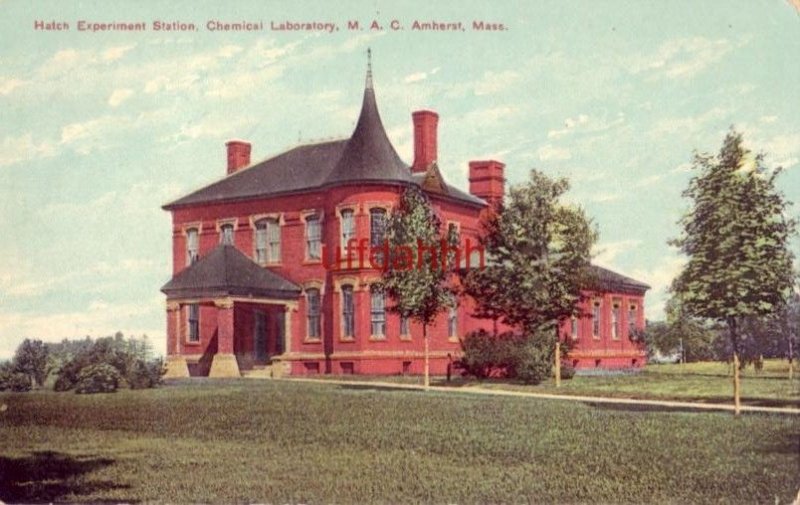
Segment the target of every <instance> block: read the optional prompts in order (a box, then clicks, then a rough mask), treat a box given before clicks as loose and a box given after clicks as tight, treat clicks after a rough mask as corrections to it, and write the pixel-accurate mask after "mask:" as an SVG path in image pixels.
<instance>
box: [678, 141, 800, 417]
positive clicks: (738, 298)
mask: <svg viewBox="0 0 800 505" xmlns="http://www.w3.org/2000/svg"><path fill="white" fill-rule="evenodd" d="M763 160H764V155H763V154H758V155H753V154H752V153H751V152H750V151H749V150H748V149H746V148H745V147H744V146H743V145H742V135H741V134H740V133H738V132H736V131H735V130H733V129H731V131H730V132H729V133H728V135H727V136H726V137H725V140H724V142H723V145H722V148H721V149H720V151H719V154H718V155H717V156H712V155H709V154H698V155H696V156H695V159H694V167H693V168H694V170H698V171H699V174H698V175H696V176H695V177H693V178H692V180H691V181H690V183H689V187H688V188H687V189H686V190H685V191H684V193H683V195H684V196H685V197H686V198H689V199H690V200H691V208H690V210H689V212H688V213H687V214H686V215H685V216H684V217H683V218H682V219H681V221H680V224H681V225H682V227H683V233H682V235H681V236H680V237H679V238H678V239H675V240H673V241H672V243H673V244H674V245H677V246H678V247H680V249H681V251H682V252H683V253H684V254H685V255H686V256H688V262H687V263H686V265H685V267H684V268H683V271H682V272H681V273H680V275H679V276H678V277H677V278H676V279H675V280H674V282H673V285H672V290H673V291H674V292H675V293H676V294H677V295H678V296H680V299H681V304H682V306H683V308H684V309H685V310H686V312H687V313H688V314H689V315H691V316H695V317H701V318H706V319H712V320H716V321H719V322H721V323H724V324H725V326H726V328H727V330H728V336H729V339H730V344H731V346H732V348H733V361H734V365H735V366H734V379H733V382H734V404H735V406H736V410H735V412H736V413H737V414H738V412H739V406H740V398H739V366H738V365H739V358H740V352H741V350H742V342H741V331H740V329H741V325H742V321H743V320H744V318H747V317H752V316H767V315H770V314H773V313H775V312H777V311H778V310H780V308H781V307H782V306H784V305H785V303H786V300H787V298H788V296H789V294H790V292H791V288H792V285H793V284H794V272H793V270H792V258H793V256H792V253H791V252H790V250H789V240H790V238H791V236H792V235H793V234H794V231H795V221H794V220H793V219H791V218H788V217H787V207H788V205H789V204H788V202H787V201H786V200H785V198H784V196H783V195H782V194H781V193H780V192H779V191H778V190H777V189H776V187H775V180H776V178H777V176H778V175H779V173H780V169H778V170H774V171H769V170H767V169H766V168H765V167H764V163H763Z"/></svg>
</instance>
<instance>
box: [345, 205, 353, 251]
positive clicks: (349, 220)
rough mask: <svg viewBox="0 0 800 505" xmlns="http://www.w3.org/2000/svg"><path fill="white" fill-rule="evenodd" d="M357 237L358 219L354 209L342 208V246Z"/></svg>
mask: <svg viewBox="0 0 800 505" xmlns="http://www.w3.org/2000/svg"><path fill="white" fill-rule="evenodd" d="M354 238H356V221H355V215H354V212H353V210H352V209H344V210H342V247H347V244H348V243H349V242H350V241H351V240H353V239H354Z"/></svg>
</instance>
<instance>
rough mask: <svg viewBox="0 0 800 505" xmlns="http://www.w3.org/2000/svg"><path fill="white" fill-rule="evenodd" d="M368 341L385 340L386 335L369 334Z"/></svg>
mask: <svg viewBox="0 0 800 505" xmlns="http://www.w3.org/2000/svg"><path fill="white" fill-rule="evenodd" d="M369 341H370V342H386V335H370V337H369Z"/></svg>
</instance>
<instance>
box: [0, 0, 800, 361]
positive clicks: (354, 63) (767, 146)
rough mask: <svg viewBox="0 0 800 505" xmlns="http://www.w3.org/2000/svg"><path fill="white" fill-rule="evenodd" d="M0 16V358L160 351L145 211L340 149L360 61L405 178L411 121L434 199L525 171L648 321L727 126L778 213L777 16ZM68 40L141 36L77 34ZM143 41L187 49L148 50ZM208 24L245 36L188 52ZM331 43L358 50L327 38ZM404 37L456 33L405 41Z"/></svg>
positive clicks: (163, 7)
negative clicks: (280, 160) (243, 156)
mask: <svg viewBox="0 0 800 505" xmlns="http://www.w3.org/2000/svg"><path fill="white" fill-rule="evenodd" d="M0 13H2V15H0V117H2V121H0V237H2V239H0V359H3V358H8V357H10V356H11V355H12V354H13V351H14V349H15V348H16V346H17V345H18V343H19V342H20V341H21V340H22V339H23V338H26V337H28V338H39V339H42V340H45V341H59V340H61V339H63V338H78V337H84V336H86V335H90V336H93V337H99V336H105V335H110V334H113V333H114V332H116V331H118V330H119V331H122V332H124V333H125V334H126V335H136V336H140V335H143V334H146V335H147V336H148V337H149V339H150V341H151V342H152V343H153V345H154V347H155V348H156V350H160V351H162V352H163V351H164V350H165V349H164V347H165V318H166V316H165V302H164V295H163V294H161V293H160V291H159V288H160V287H161V286H162V285H163V284H164V283H165V282H167V281H168V280H169V277H170V274H171V264H170V263H171V224H170V216H169V214H168V213H167V212H165V211H163V210H162V209H161V206H162V205H163V204H165V203H167V202H169V201H171V200H173V199H175V198H177V197H180V196H182V195H184V194H186V193H188V192H190V191H192V190H194V189H198V188H200V187H202V186H204V185H206V184H208V183H211V182H213V181H216V180H218V179H219V178H221V177H222V176H223V175H224V173H225V148H224V143H225V141H226V140H228V139H231V138H244V139H247V140H250V141H251V142H252V143H253V159H254V160H259V159H265V158H267V157H270V156H273V155H275V154H278V153H280V152H282V151H284V150H286V149H288V148H290V147H292V146H295V145H297V144H298V143H307V142H312V141H315V140H321V139H328V138H345V137H348V136H349V135H350V133H351V132H352V129H353V127H354V126H355V121H356V119H357V116H358V111H359V107H360V104H361V96H362V93H363V86H364V74H365V67H366V51H367V48H368V47H369V48H371V49H372V55H373V73H374V82H375V92H376V96H377V100H378V106H379V109H380V112H381V116H382V118H383V121H384V125H385V126H386V129H387V132H388V135H389V138H390V139H391V141H392V142H393V144H394V146H395V147H396V149H397V151H398V152H399V154H400V155H401V157H402V158H403V159H404V160H405V161H406V162H409V163H410V162H411V161H413V138H412V131H411V112H412V111H414V110H417V109H420V108H427V109H433V110H435V111H437V112H438V113H439V115H440V122H439V166H440V168H441V170H442V171H443V173H444V175H445V178H446V179H447V180H448V181H449V182H450V183H452V184H455V185H456V186H459V187H461V188H464V189H466V187H467V163H468V161H469V160H472V159H486V158H494V159H499V160H501V161H503V162H505V163H506V177H507V179H508V184H518V183H522V182H524V181H525V180H526V179H527V177H528V173H529V171H530V170H531V169H533V168H537V169H539V170H542V171H544V172H545V173H547V174H549V175H552V176H565V177H568V178H569V180H570V182H571V186H572V188H571V190H570V192H569V194H568V195H567V201H568V202H571V203H574V204H579V205H581V206H582V207H583V208H584V209H585V210H586V212H587V214H588V215H589V216H590V217H591V218H592V219H593V221H594V223H596V225H597V227H598V229H599V232H600V240H599V243H598V246H597V248H596V251H595V253H596V256H595V259H594V261H595V262H596V263H597V264H600V265H603V266H606V267H609V268H612V269H614V270H617V271H619V272H621V273H624V274H627V275H629V276H632V277H634V278H636V279H638V280H641V281H644V282H647V283H649V284H650V285H651V286H652V289H651V290H650V291H649V293H648V295H647V298H646V302H645V305H646V314H647V317H648V318H649V319H650V320H657V319H660V318H662V317H663V306H664V302H665V300H666V299H667V296H668V294H667V291H666V289H667V287H668V286H669V283H670V281H671V280H672V278H673V277H674V276H675V275H676V274H677V273H678V272H679V271H680V268H681V265H682V262H683V259H682V256H681V255H680V254H679V252H678V251H677V250H675V249H674V248H672V247H671V246H669V245H668V243H667V241H668V240H669V239H670V238H673V237H676V236H678V234H679V232H680V228H679V226H678V224H677V222H678V220H679V219H680V217H681V215H682V214H683V213H684V212H685V211H686V210H687V209H688V202H687V201H686V200H685V199H684V198H682V196H681V192H682V191H683V189H684V188H685V187H686V186H687V183H688V181H689V179H690V177H692V175H693V174H692V170H691V161H692V156H693V153H694V152H695V151H699V152H715V151H718V150H719V148H720V146H721V143H722V139H723V138H724V136H725V134H726V133H727V131H728V130H729V128H730V127H731V126H734V127H735V128H736V129H737V130H739V131H741V132H743V133H744V136H745V142H746V143H747V145H748V146H750V147H751V148H752V149H754V150H756V151H764V152H765V153H767V158H766V161H767V164H768V165H769V166H770V167H777V166H782V167H783V168H784V172H783V174H782V175H781V176H780V178H779V182H778V185H779V188H780V189H781V190H782V191H783V192H784V193H785V195H786V196H787V198H788V199H789V200H791V201H800V98H799V94H798V87H799V85H800V59H799V58H798V55H800V13H798V11H797V9H796V8H795V7H793V6H792V4H791V3H790V2H789V1H788V0H746V1H745V0H738V1H736V0H726V1H722V0H719V1H706V2H696V1H669V2H667V1H663V2H640V1H621V0H607V1H602V2H597V1H589V0H586V1H583V0H581V1H571V2H563V1H540V2H533V1H530V2H528V1H524V2H523V1H506V2H474V1H459V2H455V1H452V2H429V1H419V2H411V1H398V0H393V1H383V0H373V1H342V2H337V3H336V6H334V4H333V3H332V2H327V1H296V2H293V3H291V4H290V3H288V2H281V3H279V2H274V1H273V2H264V1H253V2H247V1H236V2H218V1H213V2H202V1H192V2H187V1H172V2H153V1H142V2H121V1H103V2H92V1H82V2H60V1H51V2H47V1H23V0H0ZM37 20H38V21H43V22H45V23H51V22H59V23H68V24H69V30H60V31H45V30H36V29H34V25H35V22H36V21H37ZM80 20H85V21H88V22H92V23H111V22H130V23H135V22H144V23H146V25H147V30H146V31H143V32H118V31H111V32H108V31H105V32H90V31H79V30H78V22H79V21H80ZM159 20H161V21H163V22H164V23H167V24H169V23H172V22H179V23H186V24H188V23H194V24H195V26H196V27H197V29H196V30H193V31H154V30H153V29H152V23H153V22H154V21H159ZM214 20H219V21H222V22H228V23H233V22H241V21H243V20H248V21H251V22H263V23H264V30H261V31H253V32H219V31H210V30H208V29H207V27H206V26H207V23H208V22H209V21H214ZM353 20H357V21H359V23H360V26H361V28H362V29H361V30H348V28H347V22H348V21H353ZM373 20H375V21H377V22H378V24H380V25H381V26H382V27H383V28H384V29H383V30H370V29H369V27H370V25H371V23H372V21H373ZM393 20H396V21H397V22H398V23H399V25H400V26H401V27H402V29H398V30H392V29H391V22H392V21H393ZM415 20H416V21H419V22H421V23H422V22H431V21H437V22H443V23H444V22H459V21H460V22H462V23H463V26H464V30H463V31H461V30H458V31H447V32H442V31H438V32H426V31H419V30H413V29H412V27H413V22H414V21H415ZM474 21H484V22H485V23H492V24H501V25H503V29H502V30H496V31H478V30H473V22H474ZM273 22H274V23H275V24H276V25H278V24H280V23H285V22H292V23H307V22H319V23H334V24H336V26H338V28H339V29H338V30H335V31H333V32H331V33H327V32H325V31H301V30H293V31H279V30H272V29H271V23H273ZM792 214H793V215H795V216H797V215H798V208H797V206H794V207H793V208H792ZM792 247H793V249H794V251H795V253H796V254H797V253H798V252H800V247H799V246H798V242H797V241H795V242H794V243H793V245H792Z"/></svg>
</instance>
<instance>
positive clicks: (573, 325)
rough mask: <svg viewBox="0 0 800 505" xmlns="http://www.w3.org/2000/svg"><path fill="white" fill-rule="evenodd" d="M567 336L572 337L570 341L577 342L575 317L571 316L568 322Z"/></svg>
mask: <svg viewBox="0 0 800 505" xmlns="http://www.w3.org/2000/svg"><path fill="white" fill-rule="evenodd" d="M569 334H570V335H571V336H572V340H578V318H577V317H575V316H572V319H571V320H570V328H569Z"/></svg>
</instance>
